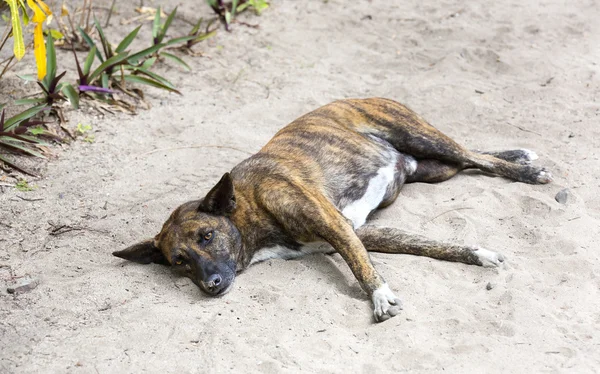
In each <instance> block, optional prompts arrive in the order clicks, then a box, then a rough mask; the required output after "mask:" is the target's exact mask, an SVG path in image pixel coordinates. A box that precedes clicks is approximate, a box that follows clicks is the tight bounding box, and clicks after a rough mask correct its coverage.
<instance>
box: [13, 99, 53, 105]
mask: <svg viewBox="0 0 600 374" xmlns="http://www.w3.org/2000/svg"><path fill="white" fill-rule="evenodd" d="M45 101H46V99H45V98H43V97H36V98H33V99H19V100H15V102H14V104H15V105H30V104H41V103H43V102H45Z"/></svg>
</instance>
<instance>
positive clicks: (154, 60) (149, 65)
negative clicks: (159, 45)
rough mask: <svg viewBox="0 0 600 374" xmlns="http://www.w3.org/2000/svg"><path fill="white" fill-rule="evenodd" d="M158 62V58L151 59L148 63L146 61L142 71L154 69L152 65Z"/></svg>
mask: <svg viewBox="0 0 600 374" xmlns="http://www.w3.org/2000/svg"><path fill="white" fill-rule="evenodd" d="M155 62H156V57H150V58H149V59H147V60H146V61H144V63H143V64H142V69H146V70H148V69H150V68H151V67H152V65H154V63H155Z"/></svg>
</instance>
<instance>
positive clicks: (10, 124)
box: [4, 105, 47, 131]
mask: <svg viewBox="0 0 600 374" xmlns="http://www.w3.org/2000/svg"><path fill="white" fill-rule="evenodd" d="M45 108H47V107H46V105H38V106H34V107H33V108H29V109H27V110H26V111H24V112H21V113H19V114H17V115H15V116H13V117H10V118H9V119H7V120H6V121H5V122H4V131H11V130H12V129H13V128H15V127H17V126H18V125H19V123H21V122H23V121H25V120H26V119H29V118H31V117H33V116H35V115H36V114H38V113H39V112H41V111H42V110H44V109H45Z"/></svg>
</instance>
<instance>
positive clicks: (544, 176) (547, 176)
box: [538, 169, 554, 184]
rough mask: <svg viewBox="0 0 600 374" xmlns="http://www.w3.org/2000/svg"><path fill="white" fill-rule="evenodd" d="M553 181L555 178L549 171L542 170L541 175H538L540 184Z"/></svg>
mask: <svg viewBox="0 0 600 374" xmlns="http://www.w3.org/2000/svg"><path fill="white" fill-rule="evenodd" d="M553 179H554V178H553V177H552V173H550V172H549V171H548V170H545V169H542V171H540V173H539V174H538V182H539V183H543V184H545V183H550V182H552V180H553Z"/></svg>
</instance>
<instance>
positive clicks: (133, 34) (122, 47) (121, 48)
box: [115, 25, 142, 53]
mask: <svg viewBox="0 0 600 374" xmlns="http://www.w3.org/2000/svg"><path fill="white" fill-rule="evenodd" d="M141 27H142V25H139V26H138V27H136V28H135V29H134V30H133V31H132V32H130V33H129V35H127V36H126V37H125V39H123V40H122V41H121V43H119V45H118V46H117V49H115V52H116V53H121V52H123V51H124V50H125V49H126V48H127V47H129V44H131V42H132V41H133V39H135V37H136V36H137V34H138V31H140V28H141Z"/></svg>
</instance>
